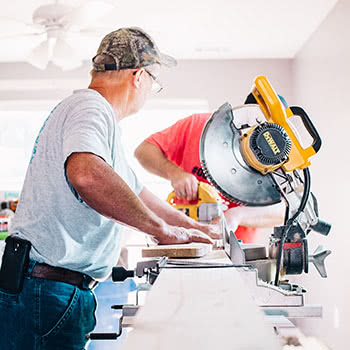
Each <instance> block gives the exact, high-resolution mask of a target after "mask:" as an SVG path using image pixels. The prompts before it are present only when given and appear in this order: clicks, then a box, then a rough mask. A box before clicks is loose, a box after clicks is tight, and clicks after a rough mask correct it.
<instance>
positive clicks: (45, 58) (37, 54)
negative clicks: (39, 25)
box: [27, 39, 50, 69]
mask: <svg viewBox="0 0 350 350" xmlns="http://www.w3.org/2000/svg"><path fill="white" fill-rule="evenodd" d="M49 49H50V47H49V40H48V39H47V40H45V41H43V42H42V43H41V44H40V45H39V46H37V47H35V48H34V49H33V51H32V52H31V53H30V55H29V57H28V59H27V61H28V62H29V63H30V64H31V65H33V66H34V67H37V68H39V69H45V68H46V67H47V64H48V63H49Z"/></svg>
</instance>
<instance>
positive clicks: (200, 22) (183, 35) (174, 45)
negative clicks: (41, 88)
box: [0, 0, 337, 62]
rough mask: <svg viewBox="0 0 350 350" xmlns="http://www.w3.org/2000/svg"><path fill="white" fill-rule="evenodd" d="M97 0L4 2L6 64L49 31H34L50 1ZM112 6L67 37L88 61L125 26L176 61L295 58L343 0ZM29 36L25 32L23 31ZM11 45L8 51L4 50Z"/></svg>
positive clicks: (157, 0) (155, 0)
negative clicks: (152, 40)
mask: <svg viewBox="0 0 350 350" xmlns="http://www.w3.org/2000/svg"><path fill="white" fill-rule="evenodd" d="M88 1H91V0H58V1H53V0H11V1H8V0H0V5H1V12H0V33H1V34H0V45H1V48H2V49H1V50H0V62H23V61H26V60H27V58H28V56H29V55H30V53H31V52H32V50H33V49H34V48H35V47H37V46H38V45H39V44H40V43H41V42H43V41H45V39H46V34H41V35H38V34H36V35H33V34H32V33H35V32H38V26H36V27H34V29H33V27H32V26H31V25H30V24H31V23H32V14H33V12H34V11H35V9H36V8H38V7H39V6H41V5H45V4H53V3H58V4H66V5H69V6H74V7H80V6H81V5H82V4H86V3H87V2H88ZM98 1H99V2H100V3H104V4H106V3H107V4H109V5H113V8H112V9H111V10H109V11H108V12H107V14H105V15H103V16H101V17H100V18H97V19H96V18H95V17H94V15H93V14H90V15H89V16H90V17H89V21H88V23H89V24H88V25H84V26H81V23H78V22H77V23H75V25H74V26H72V27H71V28H70V29H71V30H70V35H67V36H66V37H65V40H66V42H67V43H69V45H70V46H72V47H73V48H74V50H75V51H76V53H77V54H78V55H79V57H80V58H81V59H84V60H85V59H86V60H88V59H91V57H92V56H93V55H94V53H95V51H96V48H97V46H98V44H99V42H100V40H101V38H102V37H103V34H106V33H107V32H109V31H112V30H115V29H117V28H119V27H123V26H138V27H141V28H143V29H145V30H146V31H147V32H149V33H150V34H151V35H152V36H153V37H154V38H155V40H156V42H157V43H158V46H159V47H160V49H161V50H162V51H164V52H166V53H169V54H172V55H173V56H175V57H176V58H177V59H245V58H285V59H288V58H293V57H294V56H295V55H296V54H297V52H298V51H299V50H300V48H301V47H302V46H303V44H304V43H305V42H306V41H307V40H308V38H309V37H310V36H311V35H312V33H313V32H314V31H315V30H316V29H317V28H318V26H319V25H320V24H321V23H322V21H323V20H324V19H325V18H326V16H327V14H328V13H329V12H330V11H331V10H332V8H333V7H334V6H335V4H336V3H337V0H215V1H213V0H211V1H209V0H191V1H189V0H176V1H163V0H149V1H141V0H133V1H122V0H115V1H112V0H98ZM22 34H26V36H23V35H22ZM5 48H6V49H5Z"/></svg>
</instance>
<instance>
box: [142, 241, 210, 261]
mask: <svg viewBox="0 0 350 350" xmlns="http://www.w3.org/2000/svg"><path fill="white" fill-rule="evenodd" d="M211 250H212V245H210V244H206V243H188V244H171V245H157V246H154V247H148V248H143V249H142V257H143V258H151V257H156V256H167V257H169V258H199V257H202V256H205V255H206V254H208V253H210V252H211Z"/></svg>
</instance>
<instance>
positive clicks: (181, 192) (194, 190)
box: [170, 169, 198, 201]
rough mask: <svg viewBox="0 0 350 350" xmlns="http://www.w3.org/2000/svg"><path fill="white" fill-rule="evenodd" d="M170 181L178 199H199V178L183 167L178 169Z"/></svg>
mask: <svg viewBox="0 0 350 350" xmlns="http://www.w3.org/2000/svg"><path fill="white" fill-rule="evenodd" d="M170 181H171V185H172V186H173V188H174V191H175V194H176V197H177V198H178V199H186V200H188V201H193V200H196V199H197V197H198V180H197V178H196V177H195V176H194V175H192V174H191V173H187V172H185V171H183V170H182V169H177V171H175V172H174V173H173V174H172V175H171V178H170Z"/></svg>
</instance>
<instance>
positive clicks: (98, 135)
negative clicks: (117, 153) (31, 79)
mask: <svg viewBox="0 0 350 350" xmlns="http://www.w3.org/2000/svg"><path fill="white" fill-rule="evenodd" d="M112 122H113V121H112V120H111V118H110V116H109V115H108V114H107V113H104V112H103V111H101V110H99V109H97V108H94V107H91V108H83V109H79V110H77V109H75V110H73V112H72V113H71V115H69V116H67V118H66V121H65V123H64V125H63V144H62V146H63V160H64V163H65V162H66V160H67V158H68V157H69V156H70V155H71V154H72V153H75V152H89V153H93V154H95V155H97V156H99V157H101V158H102V159H104V160H105V162H107V163H108V164H109V165H111V166H112V150H111V145H110V139H111V135H110V134H111V133H112V132H113V130H114V126H113V125H112Z"/></svg>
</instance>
